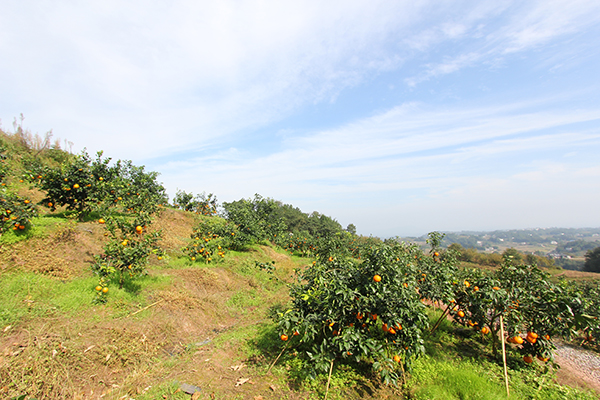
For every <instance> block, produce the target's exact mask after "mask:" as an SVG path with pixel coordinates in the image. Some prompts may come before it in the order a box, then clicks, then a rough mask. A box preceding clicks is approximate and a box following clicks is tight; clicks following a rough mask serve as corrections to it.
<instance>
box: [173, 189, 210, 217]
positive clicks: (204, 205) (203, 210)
mask: <svg viewBox="0 0 600 400" xmlns="http://www.w3.org/2000/svg"><path fill="white" fill-rule="evenodd" d="M173 205H174V206H175V207H177V208H179V209H181V210H184V211H190V212H194V213H196V214H201V215H216V214H217V207H218V202H217V196H215V195H214V194H212V193H209V194H208V195H206V194H205V193H201V194H199V195H197V196H194V194H193V193H187V192H185V191H183V190H178V191H177V193H176V194H175V198H174V199H173Z"/></svg>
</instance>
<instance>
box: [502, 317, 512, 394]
mask: <svg viewBox="0 0 600 400" xmlns="http://www.w3.org/2000/svg"><path fill="white" fill-rule="evenodd" d="M500 338H502V362H503V363H504V382H506V397H507V398H508V397H510V390H509V389H508V370H507V367H506V346H505V345H504V320H503V319H502V314H500Z"/></svg>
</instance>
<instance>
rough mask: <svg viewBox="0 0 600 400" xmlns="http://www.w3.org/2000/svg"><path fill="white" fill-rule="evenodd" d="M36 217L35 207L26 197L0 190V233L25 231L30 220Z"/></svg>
mask: <svg viewBox="0 0 600 400" xmlns="http://www.w3.org/2000/svg"><path fill="white" fill-rule="evenodd" d="M36 215H37V209H36V207H35V205H34V204H33V203H32V202H31V200H29V199H28V198H26V197H21V196H19V195H17V194H14V193H11V192H9V191H7V190H6V189H5V188H4V187H3V188H1V189H0V233H2V232H4V231H6V230H9V229H11V230H13V231H18V232H20V231H25V230H27V229H28V228H29V227H30V226H31V218H33V217H35V216H36Z"/></svg>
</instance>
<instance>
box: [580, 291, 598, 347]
mask: <svg viewBox="0 0 600 400" xmlns="http://www.w3.org/2000/svg"><path fill="white" fill-rule="evenodd" d="M578 290H579V292H580V297H581V299H582V303H583V308H584V310H585V313H586V314H587V315H589V316H590V318H591V320H592V321H591V323H590V324H589V325H588V326H587V327H585V328H583V329H582V334H583V335H584V340H585V341H586V342H588V343H589V344H592V345H595V346H598V345H599V344H600V283H598V281H593V282H584V283H582V284H581V285H580V286H579V287H578Z"/></svg>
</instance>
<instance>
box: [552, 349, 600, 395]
mask: <svg viewBox="0 0 600 400" xmlns="http://www.w3.org/2000/svg"><path fill="white" fill-rule="evenodd" d="M555 360H556V362H557V363H558V365H560V366H561V367H562V368H564V369H568V370H570V372H572V373H573V374H575V375H576V376H577V377H579V378H581V379H582V380H583V381H585V382H586V383H587V384H588V386H589V387H590V388H592V389H595V390H596V391H597V392H598V393H600V355H599V354H598V353H594V352H593V351H589V350H585V349H582V348H581V347H577V346H572V345H569V344H566V343H557V344H556V353H555Z"/></svg>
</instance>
